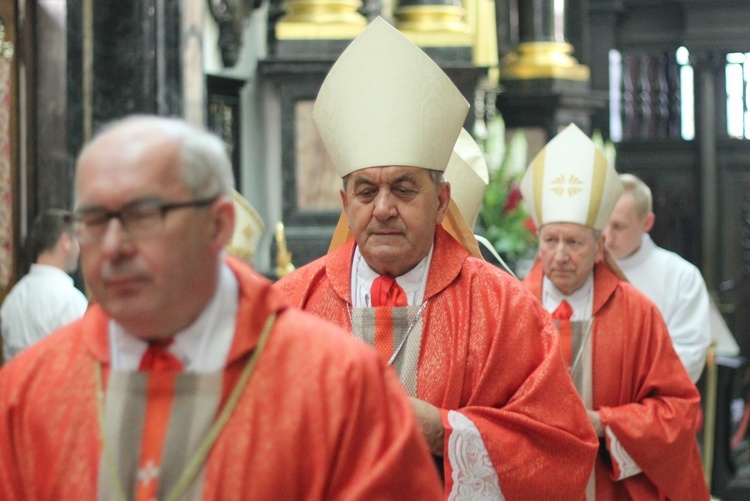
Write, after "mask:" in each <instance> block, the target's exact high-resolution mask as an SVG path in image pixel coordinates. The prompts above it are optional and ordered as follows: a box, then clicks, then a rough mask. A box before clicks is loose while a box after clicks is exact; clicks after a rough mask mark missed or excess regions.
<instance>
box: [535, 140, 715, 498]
mask: <svg viewBox="0 0 750 501" xmlns="http://www.w3.org/2000/svg"><path fill="white" fill-rule="evenodd" d="M621 191H622V186H621V183H620V180H619V178H618V177H617V173H616V172H615V170H614V168H613V167H612V166H611V165H609V164H608V162H607V160H606V158H605V157H604V155H603V154H602V153H601V152H600V151H599V150H598V149H597V148H596V146H594V143H593V142H592V141H591V140H590V139H589V138H588V137H587V136H586V135H585V134H584V133H583V132H581V130H580V129H578V128H577V127H576V126H575V125H570V126H568V127H567V128H566V129H565V130H564V131H562V132H561V133H560V134H558V135H557V136H556V137H554V138H553V139H552V140H551V141H550V142H549V143H548V144H547V146H545V148H544V149H543V150H542V151H541V152H540V153H539V154H538V155H537V156H536V157H535V158H534V160H533V161H532V163H531V164H530V165H529V167H528V170H527V172H526V174H525V175H524V177H523V179H522V181H521V192H522V194H523V197H524V202H525V203H526V205H527V207H528V208H529V211H530V213H531V216H532V218H533V219H534V223H535V224H536V226H537V228H539V229H538V235H539V249H538V260H537V262H536V263H535V265H534V267H533V269H532V270H531V273H530V274H529V275H528V276H527V277H526V279H525V280H524V283H525V285H526V286H527V287H528V288H529V290H530V291H531V292H532V293H533V294H534V295H535V296H536V297H537V298H538V299H539V300H540V301H541V303H542V304H543V305H544V307H545V308H546V309H547V310H548V311H550V312H552V316H553V318H555V319H556V320H557V322H558V327H559V331H560V347H561V349H562V354H563V358H564V360H565V363H566V365H567V367H568V371H569V373H570V376H571V377H572V379H573V382H574V384H575V386H576V389H577V390H578V392H579V394H580V395H581V398H582V399H583V402H584V404H585V405H586V408H587V410H588V414H589V418H590V420H591V424H592V425H593V426H594V429H595V430H596V432H597V435H598V436H599V438H600V442H601V446H600V451H599V455H598V457H597V459H596V465H595V467H594V470H593V471H592V472H591V479H590V482H589V486H588V488H587V493H586V499H587V500H594V499H596V500H616V499H637V500H639V501H645V500H660V499H674V500H677V499H679V500H681V501H682V500H700V501H705V500H707V499H709V493H708V488H707V486H706V482H705V477H704V475H703V469H702V465H701V458H700V455H699V453H698V447H697V442H696V440H695V425H696V416H697V414H698V410H699V403H700V396H699V395H698V390H697V389H696V387H695V385H694V384H693V383H692V381H691V380H690V377H689V376H688V374H687V372H686V371H685V368H684V367H683V365H682V363H681V362H680V359H679V358H678V357H677V354H676V353H675V351H674V349H673V348H672V341H671V340H670V338H669V334H668V333H667V328H666V325H665V324H664V320H663V319H662V317H661V315H660V314H659V311H658V309H657V308H656V305H654V304H653V303H652V302H651V301H650V300H649V299H648V298H647V297H646V296H645V295H643V294H642V293H641V292H639V291H638V290H637V289H636V288H635V287H633V286H632V285H630V284H629V283H627V282H626V281H625V280H624V279H623V277H622V275H621V274H619V273H620V272H619V270H618V268H617V265H616V264H613V260H612V258H611V257H610V256H609V255H608V253H607V252H606V250H605V247H604V244H605V239H604V236H603V234H602V231H603V230H604V227H605V225H606V223H607V220H608V218H609V216H610V213H611V212H612V208H613V207H614V206H615V204H616V203H617V200H618V197H619V196H620V192H621Z"/></svg>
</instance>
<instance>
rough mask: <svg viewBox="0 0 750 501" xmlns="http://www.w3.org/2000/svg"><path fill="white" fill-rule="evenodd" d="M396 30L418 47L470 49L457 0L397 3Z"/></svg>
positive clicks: (466, 26)
mask: <svg viewBox="0 0 750 501" xmlns="http://www.w3.org/2000/svg"><path fill="white" fill-rule="evenodd" d="M393 16H394V18H395V20H396V27H397V28H398V29H399V30H400V31H401V32H402V33H403V34H404V35H406V36H407V37H409V39H410V40H412V41H413V42H414V43H416V44H417V45H419V46H422V47H470V46H471V45H472V39H471V34H470V30H469V26H468V25H467V24H466V21H465V10H464V8H463V5H462V3H461V1H460V0H400V1H399V2H398V5H397V6H396V8H395V10H394V13H393Z"/></svg>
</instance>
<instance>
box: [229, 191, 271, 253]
mask: <svg viewBox="0 0 750 501" xmlns="http://www.w3.org/2000/svg"><path fill="white" fill-rule="evenodd" d="M234 213H235V223H234V233H233V234H232V241H231V242H230V244H229V246H228V247H227V252H228V253H229V254H230V255H232V256H234V257H236V258H239V259H241V260H243V261H245V262H247V263H252V261H253V259H254V258H255V253H256V251H257V250H258V243H259V242H260V238H261V237H262V236H263V230H265V228H266V226H265V224H263V219H261V217H260V215H259V214H258V211H256V210H255V207H253V206H252V205H251V204H250V202H248V201H247V199H246V198H245V197H243V196H242V195H241V194H240V193H239V192H237V191H235V192H234Z"/></svg>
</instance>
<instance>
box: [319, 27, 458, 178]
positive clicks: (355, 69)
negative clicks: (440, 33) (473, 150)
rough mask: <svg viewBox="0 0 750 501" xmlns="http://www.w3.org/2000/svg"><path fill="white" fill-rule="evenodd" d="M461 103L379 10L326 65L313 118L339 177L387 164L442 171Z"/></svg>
mask: <svg viewBox="0 0 750 501" xmlns="http://www.w3.org/2000/svg"><path fill="white" fill-rule="evenodd" d="M468 111H469V103H468V102H467V101H466V99H464V97H463V96H462V95H461V92H460V91H459V90H458V88H457V87H456V86H455V85H454V84H453V82H451V80H450V78H448V76H447V75H446V74H445V73H444V72H443V70H441V69H440V67H439V66H438V65H437V64H435V62H434V61H433V60H432V59H430V57H429V56H427V54H425V53H424V52H422V50H421V49H420V48H419V47H417V46H416V45H414V43H412V42H411V41H410V40H409V39H408V38H406V37H405V36H404V35H402V34H401V32H399V31H398V30H397V29H396V28H394V27H393V26H391V25H390V24H388V22H387V21H385V20H384V19H382V18H380V17H379V18H377V19H375V20H374V21H373V22H372V23H370V25H369V26H368V27H367V28H366V29H365V30H364V31H363V32H362V33H361V34H360V35H359V36H358V37H357V38H356V39H355V40H354V41H353V42H352V43H351V44H350V45H349V47H347V49H346V50H345V51H344V52H343V53H342V54H341V56H340V57H339V59H338V61H336V64H334V65H333V67H332V68H331V71H330V72H329V73H328V76H327V77H326V79H325V81H324V82H323V85H322V86H321V88H320V91H319V92H318V97H317V99H316V100H315V106H314V108H313V120H314V122H315V125H316V126H317V128H318V132H319V133H320V137H321V139H322V140H323V144H325V146H326V149H327V151H328V154H329V156H330V158H331V161H332V163H333V165H334V167H335V168H336V171H337V172H338V174H339V175H340V176H341V177H344V176H346V175H347V174H350V173H351V172H354V171H356V170H359V169H364V168H367V167H376V166H387V165H405V166H411V167H421V168H424V169H434V170H439V171H445V168H446V166H447V165H448V159H449V158H450V155H451V151H452V150H453V145H454V144H455V143H456V138H457V137H458V133H459V131H460V130H461V126H462V125H463V123H464V120H465V119H466V114H467V113H468Z"/></svg>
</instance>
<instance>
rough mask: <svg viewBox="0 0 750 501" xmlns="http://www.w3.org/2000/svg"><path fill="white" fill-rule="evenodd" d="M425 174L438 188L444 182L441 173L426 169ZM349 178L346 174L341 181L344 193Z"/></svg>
mask: <svg viewBox="0 0 750 501" xmlns="http://www.w3.org/2000/svg"><path fill="white" fill-rule="evenodd" d="M355 172H356V171H355ZM427 173H428V174H429V175H430V180H431V181H432V182H433V183H434V184H435V186H440V185H441V184H443V183H444V182H445V176H443V171H439V170H434V169H427ZM349 176H351V174H347V175H346V176H344V177H343V178H342V179H341V181H342V183H343V187H344V191H346V186H347V183H348V182H349Z"/></svg>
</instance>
